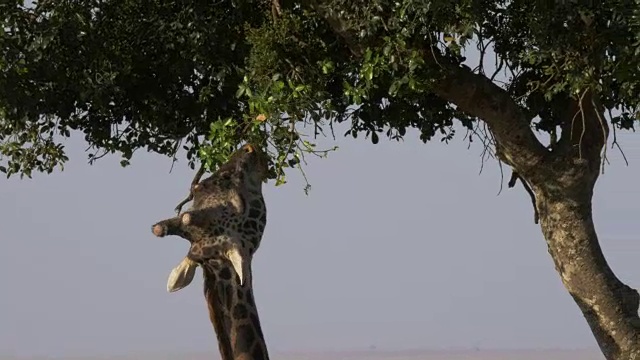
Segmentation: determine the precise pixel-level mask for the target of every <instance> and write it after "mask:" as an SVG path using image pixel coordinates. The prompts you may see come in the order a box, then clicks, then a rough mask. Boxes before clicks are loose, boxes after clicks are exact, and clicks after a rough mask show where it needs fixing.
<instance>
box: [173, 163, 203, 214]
mask: <svg viewBox="0 0 640 360" xmlns="http://www.w3.org/2000/svg"><path fill="white" fill-rule="evenodd" d="M204 172H205V164H204V163H202V164H201V165H200V169H198V171H197V172H196V175H195V176H194V177H193V180H192V181H191V188H190V189H189V195H188V196H187V197H186V198H185V199H184V200H182V201H180V203H178V205H177V206H176V208H175V212H176V213H177V214H180V211H182V207H183V206H184V205H185V204H186V203H188V202H189V201H191V200H193V190H194V188H195V186H196V185H198V183H199V182H200V179H201V178H202V175H204Z"/></svg>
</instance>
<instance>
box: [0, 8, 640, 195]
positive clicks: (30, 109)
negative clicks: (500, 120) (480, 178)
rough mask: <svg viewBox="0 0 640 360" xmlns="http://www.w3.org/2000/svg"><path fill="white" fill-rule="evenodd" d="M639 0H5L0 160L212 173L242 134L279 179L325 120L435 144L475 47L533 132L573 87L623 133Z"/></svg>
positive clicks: (634, 100) (555, 114)
mask: <svg viewBox="0 0 640 360" xmlns="http://www.w3.org/2000/svg"><path fill="white" fill-rule="evenodd" d="M549 4H552V5H549ZM639 9H640V0H611V1H606V2H576V1H556V2H552V3H550V2H537V1H530V2H527V1H518V2H514V1H488V0H463V1H452V0H433V1H416V0H399V1H386V0H373V1H366V2H365V1H346V0H328V1H323V2H320V1H308V2H296V1H290V0H282V1H280V2H279V3H278V2H277V1H264V0H262V1H257V0H249V1H239V0H236V1H230V0H220V1H217V2H214V3H211V2H202V1H197V0H190V1H181V2H167V1H159V0H147V1H143V2H139V1H132V0H122V1H99V0H82V1H71V0H60V1H47V2H41V3H39V4H36V5H35V7H34V6H32V7H30V8H27V7H25V6H23V3H22V2H20V1H15V0H14V1H4V2H2V3H0V22H2V24H3V28H4V32H3V33H2V35H0V49H1V51H2V58H1V59H0V154H1V155H2V162H3V163H2V168H0V170H1V171H3V172H5V173H7V175H8V176H10V175H12V174H25V175H28V176H30V174H31V173H32V171H34V170H36V171H46V172H50V171H52V170H53V169H54V168H55V167H56V166H58V165H62V164H63V163H64V162H65V161H66V160H67V157H66V155H65V153H64V147H63V146H62V143H61V142H62V140H63V139H64V138H65V137H68V136H70V135H71V134H72V132H73V133H77V132H82V133H84V135H85V139H86V140H87V141H88V143H89V144H90V145H91V146H92V148H93V151H92V152H91V153H90V155H89V160H90V161H93V160H95V159H97V158H99V157H100V156H102V155H103V154H105V153H116V152H117V153H120V154H121V155H122V157H123V165H126V164H127V163H128V160H129V159H130V158H131V156H132V154H133V153H134V151H136V150H137V149H140V148H145V149H147V150H148V151H152V152H156V153H160V154H164V155H167V156H175V154H176V153H177V151H178V150H179V149H180V148H181V147H182V148H184V149H185V150H186V151H187V158H188V159H189V160H190V161H191V163H192V165H193V162H194V161H195V160H196V158H200V159H201V160H202V161H204V162H205V163H206V164H207V165H208V166H209V167H215V166H216V164H218V163H219V162H220V161H223V160H224V159H225V157H226V156H228V154H229V153H230V152H231V150H232V149H233V148H235V147H237V146H238V144H240V143H241V142H242V141H247V140H250V141H254V142H258V143H261V144H262V145H263V146H264V147H265V148H268V149H269V151H270V155H271V157H272V160H273V166H272V168H273V173H272V176H273V177H277V178H278V179H279V181H278V182H279V183H283V182H284V178H283V174H284V173H283V168H285V167H294V166H296V167H300V161H302V160H303V158H304V154H305V153H309V152H311V153H314V154H317V155H325V154H326V151H318V150H316V149H315V145H314V144H313V143H312V142H311V141H312V139H311V137H313V136H316V135H318V134H321V133H324V131H329V130H331V131H332V130H333V128H332V124H334V123H340V122H345V121H346V122H349V123H350V124H351V126H350V129H349V131H348V132H347V134H345V135H351V136H353V137H357V136H358V135H359V134H362V133H363V134H364V135H365V136H367V137H369V138H370V139H371V141H372V142H374V143H377V142H378V141H379V139H380V136H387V137H390V138H393V139H399V138H401V137H402V136H404V135H405V133H406V130H407V129H408V128H416V129H418V130H419V131H420V134H421V135H420V137H421V139H422V140H423V141H425V142H426V141H428V140H430V139H432V138H433V137H434V136H436V135H437V134H440V136H441V138H442V139H443V140H448V139H451V137H452V136H453V135H454V133H455V131H454V123H455V121H456V120H457V121H458V122H459V123H461V124H462V125H463V126H464V127H465V128H467V129H468V130H469V131H471V132H472V133H475V132H476V131H477V130H478V122H477V120H478V119H476V118H474V117H472V116H470V114H466V113H464V112H462V111H461V110H459V109H458V108H457V106H456V104H452V103H449V102H448V101H446V100H444V99H442V98H440V97H438V96H436V95H435V94H434V92H433V91H432V90H434V87H435V86H437V84H438V79H439V78H440V77H441V76H443V75H445V72H446V71H445V70H444V69H445V67H443V66H442V65H443V63H446V64H449V65H453V66H454V67H458V68H460V67H464V66H466V65H465V64H466V63H467V62H466V58H465V54H467V53H469V52H473V51H478V52H479V53H480V54H481V59H480V63H479V65H478V66H476V67H475V68H474V69H473V70H474V71H475V72H476V73H479V74H483V75H485V76H486V77H487V78H490V79H491V80H492V81H494V82H495V83H497V84H499V85H500V86H501V87H503V88H504V89H506V90H507V91H508V92H509V93H510V94H511V96H512V98H513V99H516V100H517V102H518V104H519V105H520V106H521V107H522V108H523V109H524V110H525V111H526V113H527V114H528V118H529V119H530V121H531V124H532V126H534V127H535V128H536V129H537V130H539V131H544V132H549V133H551V134H555V131H556V129H557V128H558V126H559V125H560V123H559V120H558V119H559V118H560V115H561V114H562V112H563V111H566V110H565V108H566V100H567V99H568V98H569V97H574V98H575V97H579V96H581V94H583V93H584V92H585V91H587V90H591V91H594V92H596V93H597V94H599V96H600V99H601V101H602V103H603V105H604V106H605V107H606V109H607V110H612V111H615V115H614V113H612V115H611V116H610V117H609V120H610V121H611V123H613V124H614V125H615V126H616V127H617V128H620V129H630V128H632V127H633V124H634V122H635V121H636V120H638V119H639V118H640V110H639V99H640V85H639V84H640V69H639V68H638V64H639V63H640V30H639V29H640V20H639V19H640V10H639ZM494 54H495V59H492V60H495V62H496V67H497V70H496V71H495V72H492V73H487V72H485V67H484V63H485V60H486V59H485V57H491V56H494ZM449 68H450V67H449ZM499 74H502V75H500V76H498V75H499ZM307 129H308V130H307Z"/></svg>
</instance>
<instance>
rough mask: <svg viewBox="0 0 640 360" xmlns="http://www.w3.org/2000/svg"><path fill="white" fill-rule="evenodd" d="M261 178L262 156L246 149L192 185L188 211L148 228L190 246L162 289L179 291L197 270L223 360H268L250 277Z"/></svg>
mask: <svg viewBox="0 0 640 360" xmlns="http://www.w3.org/2000/svg"><path fill="white" fill-rule="evenodd" d="M266 175H267V162H266V156H265V155H264V153H262V151H260V149H258V148H257V147H255V146H253V145H251V144H246V145H244V146H243V147H242V148H240V149H239V150H238V151H236V152H235V153H234V154H233V155H232V156H231V157H230V159H229V161H228V162H227V163H225V164H223V165H222V166H220V168H219V169H218V170H217V171H216V172H215V173H214V174H213V175H211V176H210V177H209V178H207V179H205V180H203V181H201V182H199V183H198V182H197V180H196V181H195V184H194V185H193V186H192V191H191V196H190V198H192V200H193V204H192V206H191V208H190V209H189V210H188V211H186V212H184V213H182V214H178V215H177V216H176V217H173V218H170V219H166V220H162V221H160V222H158V223H156V224H154V225H153V226H152V232H153V234H154V235H156V236H158V237H164V236H168V235H177V236H180V237H182V238H184V239H186V240H188V241H189V242H190V244H191V245H190V248H189V251H188V253H187V256H186V257H185V258H184V259H183V260H182V262H181V263H180V264H179V265H178V266H177V267H176V268H174V269H173V271H172V272H171V275H170V276H169V281H168V284H167V289H168V290H169V291H170V292H171V291H177V290H180V289H182V288H184V287H185V286H187V285H189V283H191V281H192V280H193V275H194V273H195V270H196V268H197V267H198V266H200V267H201V268H202V270H203V273H204V295H205V300H206V302H207V306H208V310H209V318H210V320H211V323H212V325H213V328H214V330H215V332H216V336H217V339H218V347H219V350H220V353H221V356H222V359H223V360H268V359H269V355H268V352H267V346H266V343H265V340H264V335H263V333H262V329H261V326H260V320H259V317H258V311H257V307H256V304H255V299H254V297H253V286H252V273H251V260H252V258H253V255H254V253H255V251H256V250H257V249H258V246H259V245H260V241H261V239H262V234H263V232H264V228H265V226H266V221H267V209H266V206H265V202H264V198H263V196H262V183H263V181H265V180H266Z"/></svg>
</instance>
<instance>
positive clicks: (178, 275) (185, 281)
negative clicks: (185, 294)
mask: <svg viewBox="0 0 640 360" xmlns="http://www.w3.org/2000/svg"><path fill="white" fill-rule="evenodd" d="M197 268H198V263H196V262H195V261H193V260H191V259H189V258H188V257H186V256H185V257H184V258H183V259H182V261H181V262H180V264H178V266H176V267H174V268H173V269H172V270H171V273H170V274H169V279H167V291H168V292H170V293H172V292H176V291H178V290H181V289H184V288H185V287H187V286H189V284H191V282H192V281H193V277H194V276H195V274H196V269H197Z"/></svg>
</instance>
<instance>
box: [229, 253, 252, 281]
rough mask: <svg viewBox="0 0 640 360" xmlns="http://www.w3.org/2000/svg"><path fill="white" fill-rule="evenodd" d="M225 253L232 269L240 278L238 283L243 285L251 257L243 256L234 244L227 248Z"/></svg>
mask: <svg viewBox="0 0 640 360" xmlns="http://www.w3.org/2000/svg"><path fill="white" fill-rule="evenodd" d="M225 255H226V256H227V259H229V261H231V265H232V266H233V270H235V271H236V274H238V277H239V278H240V285H243V284H244V282H245V281H246V280H247V279H246V278H247V276H248V275H249V262H250V261H251V259H248V258H247V257H246V256H243V255H242V253H241V252H240V249H238V248H237V247H235V246H234V247H232V248H231V249H230V250H228V251H227V252H226V254H225Z"/></svg>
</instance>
